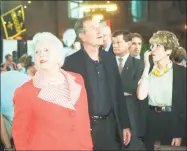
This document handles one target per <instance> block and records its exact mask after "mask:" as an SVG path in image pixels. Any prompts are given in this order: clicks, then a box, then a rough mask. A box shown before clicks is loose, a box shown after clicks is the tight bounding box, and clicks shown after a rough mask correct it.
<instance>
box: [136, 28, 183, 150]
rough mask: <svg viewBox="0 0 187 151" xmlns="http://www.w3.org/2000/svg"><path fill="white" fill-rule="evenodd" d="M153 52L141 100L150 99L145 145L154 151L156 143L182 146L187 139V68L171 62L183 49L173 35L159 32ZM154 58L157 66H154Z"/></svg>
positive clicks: (140, 91)
mask: <svg viewBox="0 0 187 151" xmlns="http://www.w3.org/2000/svg"><path fill="white" fill-rule="evenodd" d="M150 44H151V50H150V51H148V52H146V53H145V57H144V59H145V69H144V72H143V75H142V78H141V79H140V81H139V85H138V88H137V97H138V99H139V100H144V99H145V98H146V97H148V113H147V127H146V135H145V144H146V147H147V149H148V150H153V148H154V143H155V141H160V142H161V144H163V145H173V146H180V145H181V139H182V137H184V136H185V129H186V127H185V119H186V118H185V116H186V113H185V112H186V69H185V68H184V67H182V66H179V65H176V64H174V63H173V62H172V61H171V60H170V55H171V53H172V51H177V50H178V49H180V46H179V43H178V39H177V37H176V36H175V34H173V33H172V32H169V31H158V32H157V33H154V34H153V36H152V37H151V39H150ZM150 55H152V58H153V61H154V65H153V66H152V65H150V63H149V56H150Z"/></svg>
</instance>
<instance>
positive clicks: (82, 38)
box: [78, 33, 85, 41]
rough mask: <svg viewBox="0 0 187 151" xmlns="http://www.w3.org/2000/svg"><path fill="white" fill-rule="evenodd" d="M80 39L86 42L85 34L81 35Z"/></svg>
mask: <svg viewBox="0 0 187 151" xmlns="http://www.w3.org/2000/svg"><path fill="white" fill-rule="evenodd" d="M78 36H79V38H80V39H81V40H82V41H85V36H84V33H79V35H78Z"/></svg>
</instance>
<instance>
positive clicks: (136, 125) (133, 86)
mask: <svg viewBox="0 0 187 151" xmlns="http://www.w3.org/2000/svg"><path fill="white" fill-rule="evenodd" d="M112 41H113V42H112V43H113V51H114V54H115V56H116V61H117V64H118V69H119V73H120V75H121V79H122V84H123V92H124V95H125V97H126V104H127V110H128V115H129V119H130V124H131V129H132V140H131V142H130V145H129V146H128V147H129V149H130V150H143V149H145V146H144V144H143V141H142V138H143V136H144V133H145V128H144V127H143V126H144V125H143V121H145V120H144V119H143V116H142V112H143V111H142V104H141V102H140V101H138V99H137V96H136V90H137V86H138V81H139V79H140V77H141V75H142V72H143V69H144V67H143V66H142V64H141V61H140V60H139V59H136V58H135V57H132V56H131V55H130V53H129V48H130V46H131V33H130V32H129V31H125V30H117V31H115V32H114V33H113V34H112Z"/></svg>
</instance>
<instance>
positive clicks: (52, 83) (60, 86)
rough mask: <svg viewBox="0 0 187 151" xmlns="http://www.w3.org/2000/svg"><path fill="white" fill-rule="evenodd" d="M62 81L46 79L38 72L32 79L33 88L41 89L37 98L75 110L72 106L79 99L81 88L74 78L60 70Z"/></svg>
mask: <svg viewBox="0 0 187 151" xmlns="http://www.w3.org/2000/svg"><path fill="white" fill-rule="evenodd" d="M61 73H62V79H61V80H58V81H57V80H55V79H51V80H49V79H46V78H45V77H44V76H42V75H41V74H40V73H39V72H36V74H35V76H34V78H33V84H34V87H36V88H39V89H41V91H40V92H39V94H38V97H39V98H41V99H43V100H44V101H48V102H50V103H54V104H56V105H59V106H62V107H65V108H69V109H72V110H75V107H74V105H75V104H76V102H77V100H78V99H79V97H80V92H81V86H80V85H79V84H77V83H76V82H75V77H74V76H72V75H71V74H69V73H68V72H66V71H64V70H61Z"/></svg>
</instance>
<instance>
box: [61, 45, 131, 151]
mask: <svg viewBox="0 0 187 151" xmlns="http://www.w3.org/2000/svg"><path fill="white" fill-rule="evenodd" d="M99 57H100V61H99V62H100V63H101V65H102V66H103V67H104V70H105V79H106V81H107V83H108V87H107V88H108V90H109V96H110V99H111V105H112V109H113V117H112V120H110V121H108V122H107V120H103V121H100V122H99V121H98V122H97V121H96V122H95V121H94V120H92V117H94V116H95V115H93V112H92V111H91V109H92V106H91V104H92V103H93V102H91V100H93V98H94V97H97V95H98V94H93V89H92V85H90V78H89V77H90V76H91V75H89V70H90V69H88V67H87V64H86V63H87V60H88V54H87V53H86V52H85V51H84V50H83V49H81V50H80V51H78V52H76V53H75V54H73V55H71V56H69V57H67V58H66V60H65V63H64V66H63V69H65V70H68V71H72V72H75V73H79V74H81V75H82V76H83V78H84V82H85V87H86V90H87V95H88V104H89V114H90V120H91V126H92V139H93V144H94V149H96V150H97V149H105V150H109V149H115V150H116V147H114V145H112V143H113V142H111V141H108V139H110V138H107V137H110V136H109V135H111V134H112V132H114V131H116V133H117V134H116V136H118V139H119V140H118V141H119V144H120V148H121V146H122V142H123V136H122V129H124V128H130V123H129V119H128V113H127V109H126V102H125V97H124V95H123V90H122V85H121V79H120V75H119V72H118V67H117V63H116V60H115V57H114V56H113V55H112V54H111V53H109V52H106V51H104V50H100V54H99ZM98 74H99V73H98ZM96 116H97V115H96ZM101 129H103V131H101ZM107 129H108V130H109V131H108V132H106V130H107ZM110 129H111V130H110ZM98 132H99V133H98ZM105 132H106V133H105ZM112 135H113V134H112ZM116 136H114V137H116ZM103 139H106V142H107V141H108V144H106V143H105V142H104V143H102V142H103ZM116 139H117V137H116ZM110 142H111V143H110ZM107 147H109V148H107ZM118 149H119V148H118Z"/></svg>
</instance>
